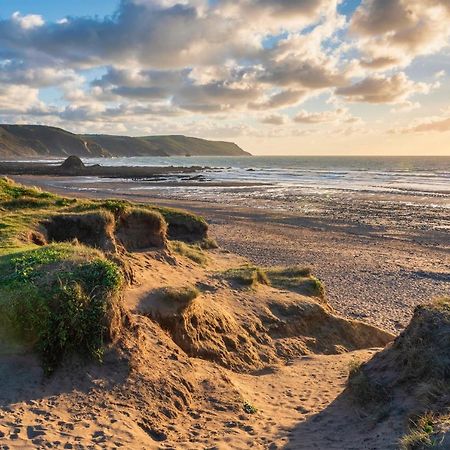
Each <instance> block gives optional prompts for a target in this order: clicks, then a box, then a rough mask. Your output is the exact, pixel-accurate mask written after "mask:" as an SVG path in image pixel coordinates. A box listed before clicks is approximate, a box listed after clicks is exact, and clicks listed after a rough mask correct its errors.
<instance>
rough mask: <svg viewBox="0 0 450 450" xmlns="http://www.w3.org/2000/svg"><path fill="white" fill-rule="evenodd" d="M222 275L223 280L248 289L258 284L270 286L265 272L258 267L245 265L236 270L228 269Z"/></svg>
mask: <svg viewBox="0 0 450 450" xmlns="http://www.w3.org/2000/svg"><path fill="white" fill-rule="evenodd" d="M224 275H225V278H228V279H230V280H233V281H235V282H237V283H238V284H240V285H242V286H245V287H249V288H254V287H256V286H257V285H258V284H265V285H270V281H269V279H268V278H267V274H266V272H265V271H264V270H263V269H261V268H260V267H256V266H253V265H251V264H246V265H244V266H241V267H238V268H237V269H228V270H227V271H225V272H224Z"/></svg>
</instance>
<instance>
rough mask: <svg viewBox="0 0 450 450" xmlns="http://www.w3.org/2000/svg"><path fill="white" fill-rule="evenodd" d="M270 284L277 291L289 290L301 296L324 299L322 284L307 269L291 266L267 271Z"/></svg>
mask: <svg viewBox="0 0 450 450" xmlns="http://www.w3.org/2000/svg"><path fill="white" fill-rule="evenodd" d="M266 272H267V277H268V278H269V280H270V283H271V284H272V285H273V286H274V287H277V288H279V289H289V290H293V291H296V292H298V293H300V294H303V295H308V296H313V297H320V298H324V297H325V288H324V285H323V283H322V282H321V281H320V280H319V279H318V278H316V277H314V276H313V275H312V273H311V269H310V268H309V267H301V266H291V267H285V268H273V269H268V270H267V271H266Z"/></svg>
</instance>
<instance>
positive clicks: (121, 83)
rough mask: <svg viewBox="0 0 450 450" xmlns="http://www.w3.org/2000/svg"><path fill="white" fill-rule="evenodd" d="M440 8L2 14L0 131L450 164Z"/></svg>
mask: <svg viewBox="0 0 450 450" xmlns="http://www.w3.org/2000/svg"><path fill="white" fill-rule="evenodd" d="M449 24H450V1H449V0H362V1H361V0H343V1H339V0H122V1H117V0H89V1H88V0H85V1H77V2H62V1H61V0H0V121H1V122H3V123H40V124H48V125H55V126H60V127H63V128H66V129H68V130H70V131H74V132H92V133H94V132H99V133H100V132H101V133H110V134H128V135H148V134H187V135H192V136H200V137H206V138H212V139H221V140H222V139H223V140H232V141H235V142H236V143H238V144H240V145H241V146H242V147H244V148H245V149H247V150H250V151H252V152H253V153H260V154H383V153H387V154H427V155H429V154H447V155H450V47H449V44H450V26H449Z"/></svg>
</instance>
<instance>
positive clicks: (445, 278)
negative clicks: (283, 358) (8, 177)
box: [13, 176, 450, 332]
mask: <svg viewBox="0 0 450 450" xmlns="http://www.w3.org/2000/svg"><path fill="white" fill-rule="evenodd" d="M13 178H14V179H15V180H16V181H18V182H22V183H25V184H31V185H37V186H41V187H42V188H44V189H47V190H50V191H53V192H59V193H63V194H64V195H69V196H70V195H73V196H75V195H76V196H78V197H80V196H86V197H98V198H105V197H115V198H125V199H129V200H135V201H141V202H151V203H158V204H160V205H167V206H173V207H181V208H186V209H189V210H192V211H194V212H196V213H199V214H202V215H204V216H205V217H206V219H207V220H208V222H209V223H210V224H211V234H212V236H214V237H215V238H216V239H217V240H218V242H219V244H220V245H221V247H222V248H225V249H228V250H230V251H232V252H235V253H238V254H240V255H242V256H245V257H247V258H249V259H250V260H251V261H253V262H254V263H256V264H259V265H263V266H271V265H291V264H299V265H305V266H311V267H312V268H313V271H314V272H315V273H316V274H317V276H318V277H319V278H320V279H322V280H323V281H324V283H325V285H326V287H327V296H328V299H329V301H330V303H331V304H332V305H333V307H334V308H335V309H336V310H337V311H338V312H339V313H341V314H343V315H345V316H347V317H352V318H359V319H363V320H365V321H367V322H369V323H372V324H375V325H378V326H380V327H382V328H385V329H387V330H390V331H394V332H399V330H401V329H402V328H403V327H404V326H405V325H406V324H407V323H408V321H409V319H410V318H411V315H412V312H413V310H414V307H415V306H416V305H417V304H419V303H423V302H424V301H427V300H430V299H431V298H434V297H439V296H443V295H450V232H449V230H450V217H449V215H448V209H447V210H446V209H445V207H443V206H442V204H441V203H442V201H441V200H440V199H439V198H437V199H436V203H437V205H436V207H435V208H429V207H425V205H424V204H421V203H422V199H420V198H419V199H418V198H413V196H408V195H407V194H404V195H402V196H401V197H399V196H397V197H396V198H395V199H392V198H384V197H383V196H379V197H378V198H374V197H373V196H368V195H364V193H359V194H355V195H352V196H349V195H348V194H344V195H341V196H340V197H335V198H333V197H331V198H330V197H320V196H316V197H313V198H306V200H307V201H308V202H309V204H311V203H313V204H314V205H315V208H309V209H307V208H304V209H303V210H296V211H283V210H280V209H279V208H278V209H275V208H271V205H270V204H267V202H262V201H261V202H260V203H261V204H258V201H257V200H255V201H253V202H252V203H251V205H250V206H248V205H239V204H238V203H239V202H236V201H235V202H234V204H226V205H225V204H219V203H214V202H211V201H193V200H185V199H183V200H177V199H167V198H161V197H159V196H158V192H157V191H156V192H155V191H151V195H152V196H150V195H149V192H148V191H147V192H146V191H139V190H136V191H133V192H131V191H130V190H129V188H128V187H127V185H126V184H124V183H120V182H118V183H117V184H115V185H114V186H113V188H114V190H113V191H112V190H111V186H110V183H108V184H104V183H98V184H90V185H86V184H83V185H82V186H80V185H78V186H77V187H76V188H74V187H72V188H71V187H69V185H70V180H69V179H68V180H67V183H60V181H61V178H58V183H57V184H56V183H55V179H54V178H51V177H35V176H15V177H13ZM93 187H94V188H95V190H90V189H91V188H93ZM80 188H81V189H80ZM83 188H84V189H86V188H88V189H87V190H83ZM186 189H187V190H188V189H189V186H186ZM160 195H162V194H160Z"/></svg>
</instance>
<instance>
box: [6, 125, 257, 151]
mask: <svg viewBox="0 0 450 450" xmlns="http://www.w3.org/2000/svg"><path fill="white" fill-rule="evenodd" d="M68 155H76V156H80V157H103V156H104V157H111V156H175V155H178V156H180V155H192V156H245V155H249V153H247V152H245V151H244V150H242V149H241V148H240V147H239V146H237V145H236V144H234V143H232V142H222V141H209V140H206V139H199V138H193V137H188V136H182V135H173V136H144V137H131V136H115V135H104V134H93V135H89V134H88V135H78V134H74V133H70V132H69V131H66V130H63V129H61V128H56V127H49V126H43V125H0V158H2V159H17V158H18V157H25V158H26V157H67V156H68Z"/></svg>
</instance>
